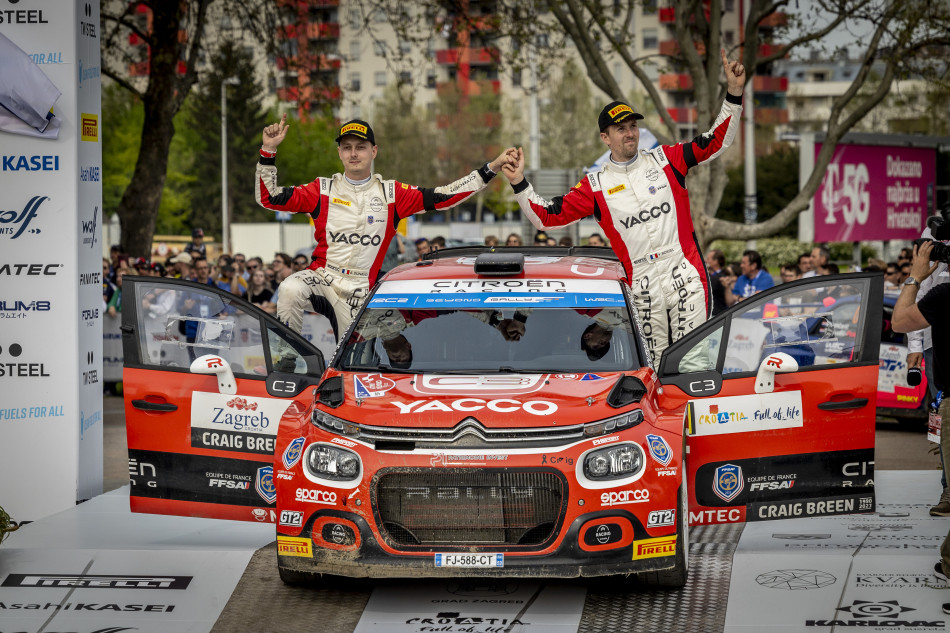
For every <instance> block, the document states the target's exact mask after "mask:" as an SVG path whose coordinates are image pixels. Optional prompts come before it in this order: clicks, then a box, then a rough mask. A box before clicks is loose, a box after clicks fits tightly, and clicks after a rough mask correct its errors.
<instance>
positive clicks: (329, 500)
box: [296, 488, 337, 505]
mask: <svg viewBox="0 0 950 633" xmlns="http://www.w3.org/2000/svg"><path fill="white" fill-rule="evenodd" d="M296 498H297V501H306V502H307V503H322V504H325V505H336V499H337V497H336V493H335V492H330V491H329V490H308V489H306V488H297V496H296Z"/></svg>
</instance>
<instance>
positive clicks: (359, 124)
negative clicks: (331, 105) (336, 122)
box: [336, 119, 376, 145]
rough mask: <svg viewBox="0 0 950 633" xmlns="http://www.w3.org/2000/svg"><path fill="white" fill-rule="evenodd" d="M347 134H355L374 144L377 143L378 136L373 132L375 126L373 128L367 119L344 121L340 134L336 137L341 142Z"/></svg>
mask: <svg viewBox="0 0 950 633" xmlns="http://www.w3.org/2000/svg"><path fill="white" fill-rule="evenodd" d="M347 135H353V136H355V137H356V138H361V139H364V140H367V141H369V142H370V143H372V144H373V145H376V136H375V135H374V134H373V128H371V127H370V126H369V123H367V122H366V121H361V120H359V119H353V120H352V121H347V122H346V123H344V124H343V125H342V127H340V135H339V136H338V137H336V142H337V143H339V142H340V141H341V140H343V137H344V136H347Z"/></svg>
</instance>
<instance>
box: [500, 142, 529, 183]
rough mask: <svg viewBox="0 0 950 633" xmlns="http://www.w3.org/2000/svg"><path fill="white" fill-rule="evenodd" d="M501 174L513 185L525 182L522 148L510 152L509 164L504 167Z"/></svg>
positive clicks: (512, 149)
mask: <svg viewBox="0 0 950 633" xmlns="http://www.w3.org/2000/svg"><path fill="white" fill-rule="evenodd" d="M501 173H503V174H504V175H505V178H507V179H508V182H510V183H511V184H513V185H517V184H518V183H519V182H521V181H522V180H524V150H523V149H522V148H520V147H518V148H511V149H510V150H508V162H507V163H506V164H505V165H504V166H502V168H501Z"/></svg>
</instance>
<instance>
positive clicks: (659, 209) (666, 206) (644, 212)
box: [620, 202, 673, 229]
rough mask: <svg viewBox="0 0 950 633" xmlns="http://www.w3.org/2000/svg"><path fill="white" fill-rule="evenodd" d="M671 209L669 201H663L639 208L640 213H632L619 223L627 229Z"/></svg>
mask: <svg viewBox="0 0 950 633" xmlns="http://www.w3.org/2000/svg"><path fill="white" fill-rule="evenodd" d="M672 210H673V206H672V205H671V204H670V203H669V202H664V203H663V204H661V205H659V206H656V207H652V208H650V209H641V210H640V213H636V214H633V215H631V216H630V217H629V218H624V219H622V220H620V223H621V224H623V226H624V228H626V229H629V228H630V227H632V226H635V225H637V224H642V223H644V222H648V221H650V220H651V219H652V218H658V217H660V216H661V215H666V214H667V213H669V212H670V211H672Z"/></svg>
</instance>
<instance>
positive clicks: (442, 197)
mask: <svg viewBox="0 0 950 633" xmlns="http://www.w3.org/2000/svg"><path fill="white" fill-rule="evenodd" d="M493 177H494V173H492V172H491V171H490V170H489V169H488V165H487V164H486V165H484V166H482V167H481V168H479V169H477V170H475V171H473V172H471V173H470V174H468V175H467V176H465V177H464V178H461V179H459V180H456V181H455V182H453V183H451V184H448V185H445V186H442V187H436V188H434V189H423V188H420V187H415V186H412V185H407V184H405V183H401V182H397V181H395V180H383V178H382V176H380V175H379V174H375V175H373V176H372V177H371V178H370V179H369V182H366V183H363V184H357V185H354V184H352V183H351V182H350V181H348V180H347V179H346V178H345V177H344V176H343V174H334V175H333V176H332V177H330V178H317V179H316V180H314V181H313V182H311V183H309V184H306V185H300V186H297V187H280V186H278V185H277V167H276V165H275V157H274V155H273V154H272V153H269V152H264V151H262V152H261V158H260V161H259V162H258V165H257V188H256V190H255V192H254V193H255V196H256V198H257V202H258V204H260V205H261V206H262V207H264V208H265V209H272V210H274V211H291V212H295V213H309V214H310V217H311V218H312V219H313V225H314V234H313V238H314V241H316V243H317V245H316V248H314V250H313V256H312V258H311V259H312V260H313V261H312V262H311V264H310V266H309V268H307V269H305V270H301V271H299V272H296V273H294V274H293V275H291V276H290V277H288V278H287V279H285V280H284V281H283V282H282V283H281V284H280V288H279V289H278V293H277V318H278V319H280V321H281V322H282V323H285V324H287V325H288V326H289V327H290V328H291V329H293V330H294V331H297V332H299V331H300V329H301V327H302V325H303V311H304V309H305V308H306V307H309V306H312V307H313V309H314V311H316V312H319V313H321V314H324V315H326V317H327V318H328V319H329V320H330V323H331V325H332V326H333V331H334V333H335V334H336V336H337V338H339V337H340V335H341V334H342V332H343V330H345V329H346V327H347V325H349V323H350V321H352V320H353V317H354V316H355V315H356V311H357V309H358V308H359V305H360V303H361V302H362V300H363V298H364V297H366V295H367V294H368V292H369V288H370V287H371V286H372V285H373V284H375V283H376V278H377V277H378V276H379V271H380V267H381V266H382V263H383V259H384V258H385V257H386V249H387V248H388V247H389V242H390V241H391V240H392V239H393V235H395V233H396V226H397V225H398V224H399V221H400V220H402V219H403V218H407V217H409V216H410V215H412V214H414V213H419V212H420V211H432V210H436V209H448V208H451V207H454V206H455V205H457V204H459V203H461V202H463V201H465V200H467V199H468V198H469V197H471V196H472V195H474V194H475V193H478V192H479V191H481V190H482V189H483V188H484V187H485V185H486V184H488V182H489V181H490V180H491V179H492V178H493Z"/></svg>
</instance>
